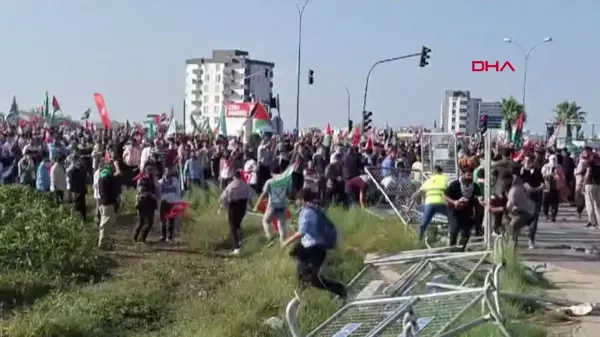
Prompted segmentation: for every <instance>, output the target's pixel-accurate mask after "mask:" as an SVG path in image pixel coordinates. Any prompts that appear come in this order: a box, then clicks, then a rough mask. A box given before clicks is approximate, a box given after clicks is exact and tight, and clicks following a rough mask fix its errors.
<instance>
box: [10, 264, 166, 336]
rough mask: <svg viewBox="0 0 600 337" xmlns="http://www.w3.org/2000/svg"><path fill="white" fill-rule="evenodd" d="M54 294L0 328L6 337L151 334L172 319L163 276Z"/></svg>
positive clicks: (116, 282)
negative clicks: (142, 332)
mask: <svg viewBox="0 0 600 337" xmlns="http://www.w3.org/2000/svg"><path fill="white" fill-rule="evenodd" d="M146 276H149V277H148V278H147V279H131V278H128V279H126V280H124V279H120V280H117V281H115V282H112V283H102V284H99V285H95V286H90V287H87V288H84V289H81V290H76V291H70V292H57V293H55V294H53V295H51V296H47V297H46V298H44V299H42V300H39V301H37V302H36V303H35V304H34V305H33V306H32V307H31V308H28V309H26V310H23V311H21V312H18V313H16V315H15V316H14V317H13V318H12V319H11V320H10V321H8V322H6V323H5V324H4V325H2V326H1V330H0V334H3V335H5V336H11V337H39V336H45V337H114V336H127V335H129V334H131V333H133V332H135V331H153V330H157V329H158V328H160V327H162V326H164V325H165V324H168V323H169V322H170V320H171V307H170V302H169V298H170V296H171V284H170V282H169V279H168V278H167V275H166V274H164V273H153V274H152V275H146Z"/></svg>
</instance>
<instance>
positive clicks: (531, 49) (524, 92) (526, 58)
mask: <svg viewBox="0 0 600 337" xmlns="http://www.w3.org/2000/svg"><path fill="white" fill-rule="evenodd" d="M504 42H506V43H511V44H513V45H515V46H517V47H518V48H519V49H521V51H522V52H523V54H524V56H525V65H524V67H525V70H524V71H523V102H522V104H523V110H526V109H525V95H526V92H527V63H528V62H529V56H530V55H531V52H533V51H534V50H535V49H536V48H537V47H539V46H541V45H543V44H544V43H549V42H552V38H551V37H547V38H545V39H543V40H542V41H541V42H538V43H537V44H535V45H533V46H532V47H531V48H529V49H525V48H523V46H521V45H520V44H518V43H517V42H515V41H513V40H511V39H510V38H508V37H507V38H504Z"/></svg>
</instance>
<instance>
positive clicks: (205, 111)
mask: <svg viewBox="0 0 600 337" xmlns="http://www.w3.org/2000/svg"><path fill="white" fill-rule="evenodd" d="M202 111H203V112H204V114H205V115H206V114H207V113H208V107H207V106H206V105H205V106H204V107H202Z"/></svg>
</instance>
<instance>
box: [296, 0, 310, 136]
mask: <svg viewBox="0 0 600 337" xmlns="http://www.w3.org/2000/svg"><path fill="white" fill-rule="evenodd" d="M308 2H309V0H305V1H304V3H303V4H302V5H298V6H297V8H298V68H297V76H298V77H297V79H296V80H297V81H296V132H295V134H294V136H295V137H296V138H297V137H298V135H299V134H300V65H301V59H302V16H303V15H304V9H305V8H306V5H308Z"/></svg>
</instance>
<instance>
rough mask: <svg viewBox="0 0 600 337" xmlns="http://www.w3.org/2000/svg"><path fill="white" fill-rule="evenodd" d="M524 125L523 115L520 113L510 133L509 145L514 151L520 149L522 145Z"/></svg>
mask: <svg viewBox="0 0 600 337" xmlns="http://www.w3.org/2000/svg"><path fill="white" fill-rule="evenodd" d="M524 123H525V113H524V112H521V113H520V114H519V117H518V118H517V122H516V123H515V127H514V129H513V132H512V139H511V143H512V145H513V147H514V148H515V149H520V148H521V147H522V145H523V124H524Z"/></svg>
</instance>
